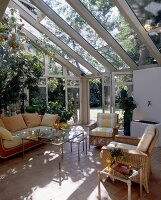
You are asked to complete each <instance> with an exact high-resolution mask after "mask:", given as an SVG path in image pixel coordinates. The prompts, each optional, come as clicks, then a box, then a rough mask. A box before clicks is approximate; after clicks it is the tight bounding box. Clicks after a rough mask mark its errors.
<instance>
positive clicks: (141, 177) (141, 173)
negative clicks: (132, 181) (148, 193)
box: [139, 169, 143, 199]
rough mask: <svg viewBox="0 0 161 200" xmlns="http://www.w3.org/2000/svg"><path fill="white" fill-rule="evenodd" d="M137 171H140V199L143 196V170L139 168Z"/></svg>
mask: <svg viewBox="0 0 161 200" xmlns="http://www.w3.org/2000/svg"><path fill="white" fill-rule="evenodd" d="M139 173H140V199H142V198H143V183H142V181H143V171H142V169H140V170H139Z"/></svg>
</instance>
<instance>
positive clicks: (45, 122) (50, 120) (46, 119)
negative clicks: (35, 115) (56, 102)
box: [41, 113, 58, 126]
mask: <svg viewBox="0 0 161 200" xmlns="http://www.w3.org/2000/svg"><path fill="white" fill-rule="evenodd" d="M57 119H58V115H54V114H48V113H45V115H44V116H43V118H42V122H41V126H53V125H54V124H55V121H56V120H57Z"/></svg>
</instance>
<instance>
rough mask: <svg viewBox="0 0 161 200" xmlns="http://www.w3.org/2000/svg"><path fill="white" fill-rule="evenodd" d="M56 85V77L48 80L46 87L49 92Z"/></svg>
mask: <svg viewBox="0 0 161 200" xmlns="http://www.w3.org/2000/svg"><path fill="white" fill-rule="evenodd" d="M57 86H58V80H57V79H56V78H54V79H50V80H49V81H48V89H49V91H50V92H54V91H55V90H56V88H57Z"/></svg>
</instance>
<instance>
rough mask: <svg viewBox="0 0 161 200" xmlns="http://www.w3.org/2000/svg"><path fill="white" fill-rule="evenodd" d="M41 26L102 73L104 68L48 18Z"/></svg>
mask: <svg viewBox="0 0 161 200" xmlns="http://www.w3.org/2000/svg"><path fill="white" fill-rule="evenodd" d="M41 24H42V25H43V26H45V28H47V29H48V30H49V31H50V32H52V33H53V34H54V35H55V36H56V37H58V38H59V39H60V40H61V41H62V42H64V43H65V44H66V45H68V46H69V47H70V48H71V49H72V50H74V51H75V52H76V53H78V54H79V55H80V56H82V57H83V58H84V59H85V60H86V61H87V62H89V63H90V64H91V65H92V66H93V67H95V68H96V69H97V70H98V71H100V72H104V71H105V68H104V66H103V65H101V64H100V63H99V62H98V61H97V60H96V59H95V58H94V57H92V56H91V55H90V54H89V53H88V52H87V51H86V50H85V49H84V48H82V47H81V46H80V45H79V44H78V43H77V42H76V41H74V40H73V39H72V38H71V37H70V36H69V35H68V34H66V33H65V32H64V31H63V30H62V29H61V28H59V27H58V26H57V25H56V24H55V23H54V22H53V21H51V20H50V19H49V18H48V17H45V18H44V19H43V20H42V21H41Z"/></svg>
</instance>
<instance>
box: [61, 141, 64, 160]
mask: <svg viewBox="0 0 161 200" xmlns="http://www.w3.org/2000/svg"><path fill="white" fill-rule="evenodd" d="M63 153H64V152H63V144H62V145H61V157H62V159H63V156H64V155H63Z"/></svg>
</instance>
